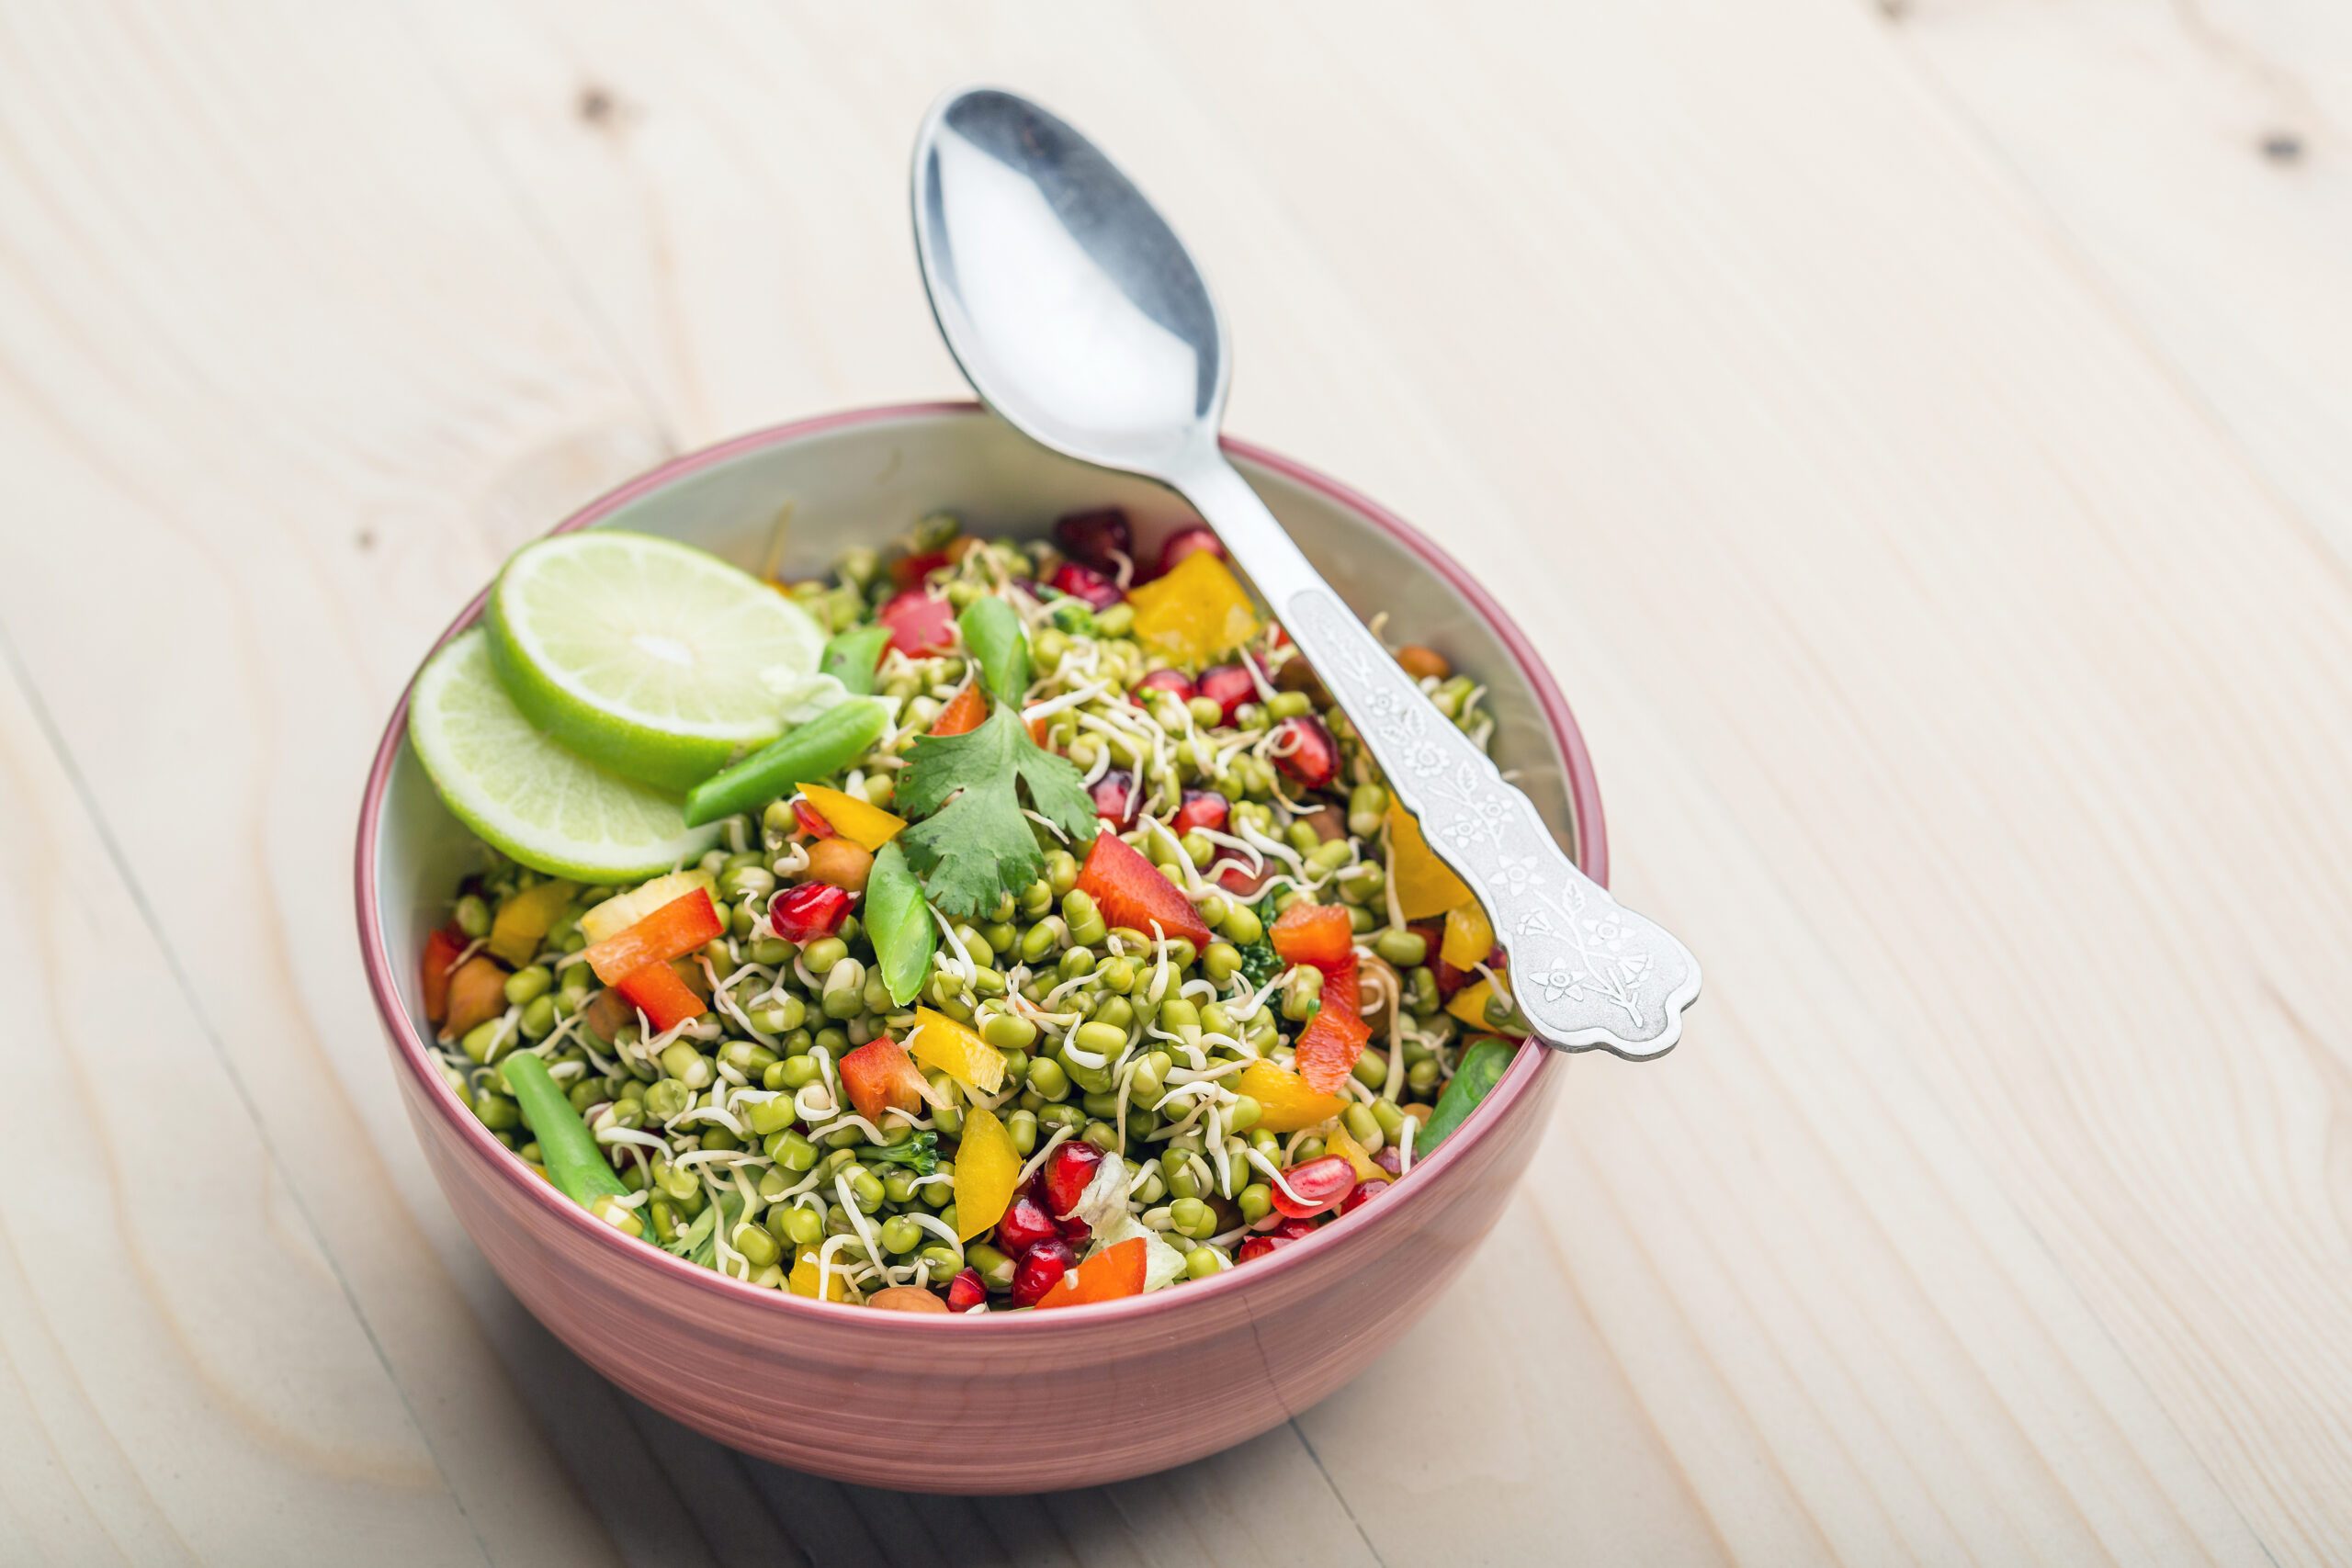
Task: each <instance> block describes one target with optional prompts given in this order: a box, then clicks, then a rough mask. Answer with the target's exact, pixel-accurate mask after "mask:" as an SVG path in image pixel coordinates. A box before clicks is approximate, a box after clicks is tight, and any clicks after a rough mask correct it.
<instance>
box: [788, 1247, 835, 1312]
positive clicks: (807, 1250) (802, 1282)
mask: <svg viewBox="0 0 2352 1568" xmlns="http://www.w3.org/2000/svg"><path fill="white" fill-rule="evenodd" d="M820 1277H821V1278H822V1280H823V1289H824V1292H825V1299H826V1300H827V1301H829V1302H845V1301H847V1300H849V1270H848V1269H843V1268H839V1267H836V1268H834V1269H820V1268H819V1267H818V1266H817V1249H816V1248H815V1247H802V1248H801V1249H800V1251H799V1253H798V1254H797V1256H796V1257H795V1258H793V1260H792V1272H791V1273H790V1274H788V1275H786V1276H785V1281H784V1288H785V1289H786V1290H787V1291H790V1292H792V1293H793V1294H794V1295H796V1296H807V1297H808V1298H809V1299H810V1300H811V1301H814V1300H815V1299H816V1297H817V1292H818V1288H819V1280H820Z"/></svg>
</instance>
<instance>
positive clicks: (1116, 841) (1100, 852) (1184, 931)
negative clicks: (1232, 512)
mask: <svg viewBox="0 0 2352 1568" xmlns="http://www.w3.org/2000/svg"><path fill="white" fill-rule="evenodd" d="M1193 559H1194V560H1198V559H1201V558H1200V557H1198V556H1195V557H1193ZM1078 886H1079V890H1080V892H1082V893H1084V894H1086V895H1087V896H1088V897H1091V898H1092V899H1093V900H1094V906H1095V908H1098V909H1100V910H1102V911H1103V919H1104V920H1105V921H1107V922H1108V923H1110V924H1112V925H1114V926H1125V927H1126V928H1128V929H1129V930H1130V931H1141V932H1143V933H1144V935H1146V936H1149V935H1151V934H1152V928H1153V927H1154V926H1157V927H1159V931H1160V932H1161V934H1163V935H1165V936H1170V937H1181V938H1182V939H1183V940H1184V941H1186V942H1191V943H1192V944H1193V947H1194V948H1195V949H1198V948H1202V947H1205V946H1207V945H1208V944H1209V942H1210V941H1211V940H1213V939H1212V937H1211V935H1210V932H1209V928H1208V926H1207V924H1206V922H1204V920H1202V919H1201V917H1200V913H1199V911H1197V910H1195V909H1194V908H1193V901H1192V900H1191V899H1190V898H1187V897H1184V895H1183V894H1182V892H1180V891H1178V889H1177V888H1176V886H1174V884H1172V883H1170V881H1169V880H1168V879H1167V878H1166V877H1164V876H1162V875H1160V874H1159V867H1158V866H1155V865H1153V864H1152V863H1151V862H1149V861H1148V860H1146V859H1145V858H1144V857H1143V855H1142V853H1141V852H1139V851H1137V850H1136V849H1134V848H1132V847H1130V846H1129V845H1128V844H1127V843H1126V842H1125V840H1122V839H1120V838H1119V837H1118V836H1117V835H1115V834H1113V833H1107V832H1106V833H1098V834H1096V835H1095V838H1094V844H1093V847H1092V848H1091V849H1090V850H1088V851H1087V852H1086V864H1085V865H1084V866H1083V867H1082V868H1081V869H1080V872H1079V874H1078Z"/></svg>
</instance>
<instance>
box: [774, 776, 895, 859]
mask: <svg viewBox="0 0 2352 1568" xmlns="http://www.w3.org/2000/svg"><path fill="white" fill-rule="evenodd" d="M800 793H801V794H802V795H806V796H807V797H808V799H809V805H811V806H813V807H816V808H817V815H818V816H820V817H822V818H824V819H825V821H826V823H827V825H828V826H830V827H831V829H832V830H833V831H834V832H836V833H839V834H840V835H841V836H842V838H844V839H847V840H849V841H850V842H851V843H853V844H855V845H857V846H858V847H859V848H860V849H864V850H868V851H872V850H878V849H880V848H881V847H882V846H883V845H885V844H887V843H888V842H889V841H890V840H893V839H895V838H897V837H898V836H899V831H900V830H901V829H904V828H905V827H906V825H907V819H906V818H903V817H893V816H892V815H891V814H890V813H888V812H887V811H885V810H883V809H882V808H881V807H878V806H873V805H869V804H867V803H866V802H865V801H863V800H860V799H858V798H857V796H855V795H843V794H842V792H841V791H840V790H837V789H827V788H826V787H825V786H824V785H823V784H802V785H801V786H800Z"/></svg>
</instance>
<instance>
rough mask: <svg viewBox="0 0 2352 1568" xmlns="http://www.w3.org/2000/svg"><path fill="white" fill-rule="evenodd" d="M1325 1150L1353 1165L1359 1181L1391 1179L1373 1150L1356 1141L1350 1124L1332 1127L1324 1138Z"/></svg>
mask: <svg viewBox="0 0 2352 1568" xmlns="http://www.w3.org/2000/svg"><path fill="white" fill-rule="evenodd" d="M1323 1152H1324V1153H1325V1154H1327V1155H1338V1156H1340V1158H1341V1159H1344V1160H1346V1161H1347V1162H1348V1163H1349V1164H1350V1165H1351V1166H1353V1167H1354V1168H1355V1172H1356V1179H1357V1180H1358V1181H1386V1180H1389V1179H1390V1177H1389V1174H1388V1173H1387V1172H1386V1171H1385V1170H1383V1169H1381V1168H1380V1162H1379V1161H1377V1160H1375V1159H1374V1158H1373V1157H1372V1151H1371V1150H1369V1149H1367V1148H1365V1147H1364V1146H1363V1145H1362V1144H1359V1143H1357V1142H1356V1140H1355V1135H1354V1134H1351V1133H1350V1132H1349V1131H1348V1124H1347V1123H1346V1122H1340V1124H1339V1125H1338V1126H1336V1127H1334V1128H1332V1129H1331V1135H1330V1136H1329V1137H1328V1138H1326V1139H1324V1140H1323Z"/></svg>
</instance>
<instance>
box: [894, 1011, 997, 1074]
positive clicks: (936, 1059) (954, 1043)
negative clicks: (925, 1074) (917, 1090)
mask: <svg viewBox="0 0 2352 1568" xmlns="http://www.w3.org/2000/svg"><path fill="white" fill-rule="evenodd" d="M907 1051H908V1053H909V1054H910V1055H912V1056H913V1057H914V1059H915V1060H916V1061H918V1062H921V1063H922V1065H923V1066H926V1067H931V1068H934V1069H936V1070H937V1071H939V1072H943V1073H945V1074H946V1075H947V1076H948V1077H951V1078H954V1079H955V1080H956V1082H957V1083H959V1084H962V1085H963V1086H964V1087H965V1088H966V1089H975V1090H978V1092H979V1093H981V1094H994V1093H995V1092H996V1091H997V1090H999V1089H1002V1088H1003V1087H1004V1055H1003V1053H1001V1052H1000V1051H999V1050H997V1048H996V1047H995V1046H993V1045H991V1044H989V1043H988V1042H987V1041H985V1040H983V1039H981V1038H980V1037H979V1036H978V1034H976V1033H974V1032H972V1031H971V1030H969V1029H967V1028H966V1027H965V1026H964V1025H963V1024H960V1023H958V1022H956V1021H955V1020H954V1019H952V1018H950V1017H948V1016H947V1015H946V1014H945V1013H944V1012H933V1010H931V1009H929V1008H918V1009H916V1010H915V1027H914V1031H913V1032H912V1033H910V1034H909V1035H908V1036H907Z"/></svg>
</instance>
